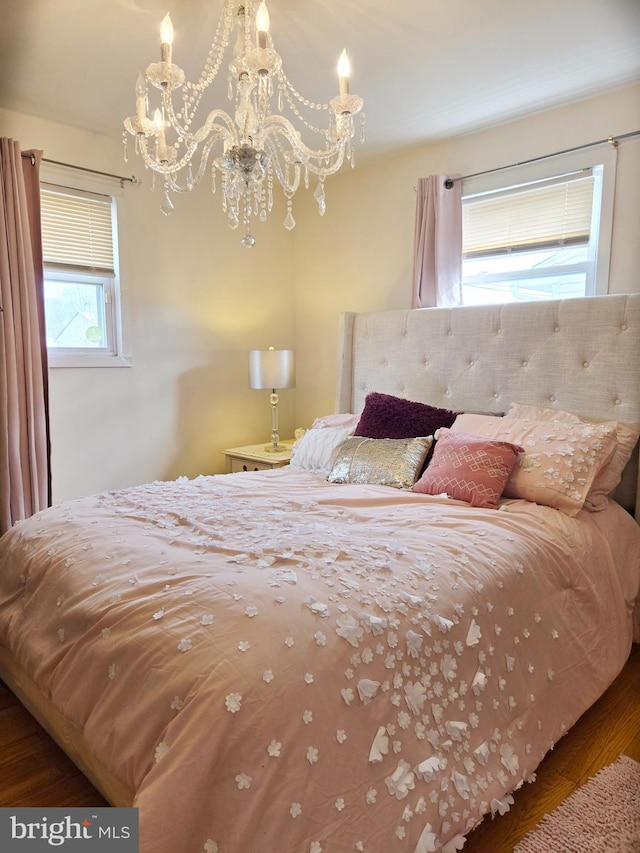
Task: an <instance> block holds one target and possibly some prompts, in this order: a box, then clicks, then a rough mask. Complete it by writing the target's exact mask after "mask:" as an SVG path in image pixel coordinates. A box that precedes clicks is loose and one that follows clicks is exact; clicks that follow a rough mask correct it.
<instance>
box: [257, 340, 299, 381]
mask: <svg viewBox="0 0 640 853" xmlns="http://www.w3.org/2000/svg"><path fill="white" fill-rule="evenodd" d="M249 387H250V388H258V389H259V388H271V390H275V389H276V388H295V387H296V367H295V360H294V352H293V350H291V349H274V348H273V347H269V349H253V350H250V351H249Z"/></svg>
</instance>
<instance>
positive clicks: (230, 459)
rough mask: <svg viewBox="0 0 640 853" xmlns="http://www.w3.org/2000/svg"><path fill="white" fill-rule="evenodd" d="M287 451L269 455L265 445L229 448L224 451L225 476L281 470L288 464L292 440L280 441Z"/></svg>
mask: <svg viewBox="0 0 640 853" xmlns="http://www.w3.org/2000/svg"><path fill="white" fill-rule="evenodd" d="M280 444H284V445H286V447H287V449H286V450H283V451H282V452H281V453H269V452H267V451H266V450H265V447H266V444H265V443H264V441H263V442H262V444H248V445H246V446H245V447H229V448H227V449H226V450H224V451H223V452H224V455H225V457H226V460H227V474H233V473H235V472H236V471H264V470H266V469H267V468H283V467H284V466H285V465H288V464H289V461H290V459H291V453H292V451H293V439H290V440H288V441H281V442H280Z"/></svg>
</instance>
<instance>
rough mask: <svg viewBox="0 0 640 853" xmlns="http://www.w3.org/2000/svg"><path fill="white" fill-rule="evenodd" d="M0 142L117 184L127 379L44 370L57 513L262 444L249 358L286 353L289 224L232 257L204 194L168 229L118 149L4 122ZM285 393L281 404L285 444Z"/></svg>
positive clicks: (233, 240)
mask: <svg viewBox="0 0 640 853" xmlns="http://www.w3.org/2000/svg"><path fill="white" fill-rule="evenodd" d="M0 135H2V136H10V137H13V138H15V139H18V140H19V141H20V143H21V145H22V147H23V148H30V147H33V148H40V149H43V150H44V155H45V157H47V158H49V159H52V160H61V161H64V162H66V163H74V164H78V165H82V166H85V167H89V168H91V169H98V170H103V171H107V172H113V173H116V174H120V175H131V174H136V175H137V176H138V177H141V178H142V179H143V184H142V185H141V186H139V187H134V186H131V185H125V188H124V196H125V198H124V202H125V203H124V205H122V208H121V209H122V217H121V221H120V223H119V230H120V252H121V279H122V281H121V287H122V300H123V313H124V320H125V332H126V340H125V352H126V354H128V355H131V357H132V359H133V367H131V368H100V369H91V368H76V369H68V368H56V369H51V370H50V398H51V400H50V402H51V438H52V468H53V471H52V473H53V495H54V500H55V501H60V500H64V499H67V498H73V497H77V496H80V495H84V494H90V493H93V492H96V491H101V490H104V489H113V488H120V487H124V486H128V485H132V484H136V483H141V482H146V481H149V480H153V479H163V478H173V477H176V476H178V475H181V474H185V475H188V476H194V475H196V474H198V473H212V472H215V471H222V470H224V460H223V456H222V449H223V448H224V447H228V446H234V445H241V444H250V443H252V442H256V441H261V440H263V439H264V440H265V441H267V440H268V439H269V437H270V429H271V420H270V414H269V404H268V394H267V392H266V391H264V392H263V391H251V390H250V389H249V388H248V377H247V351H248V350H249V349H256V348H258V349H261V348H266V347H268V346H269V345H272V344H273V345H274V346H276V347H286V348H289V347H292V346H293V343H294V338H293V329H294V325H293V324H294V317H293V308H292V295H293V293H292V281H293V279H292V273H291V263H292V248H291V244H292V236H291V234H290V233H289V232H288V231H286V229H284V228H283V227H282V225H281V222H282V219H283V218H284V213H283V212H282V211H274V214H273V221H271V222H269V223H267V224H266V225H262V224H259V225H258V226H257V227H256V228H255V235H256V238H257V244H256V246H255V247H254V248H253V249H244V248H243V247H242V246H241V245H240V237H241V236H242V235H241V233H240V231H239V230H238V231H231V230H230V229H229V227H228V225H227V224H226V218H225V216H224V215H223V214H222V212H221V209H220V199H219V197H218V196H213V195H212V194H211V191H210V189H209V188H208V187H204V186H203V187H200V188H199V189H198V191H196V192H193V193H190V194H185V195H184V196H179V197H178V198H177V200H176V202H175V204H176V209H175V211H174V213H173V214H172V215H171V216H170V217H165V216H164V215H163V214H162V213H161V212H160V202H161V200H162V196H161V193H160V192H159V190H156V192H151V189H150V183H151V180H150V176H149V174H148V173H146V172H145V170H144V168H143V167H142V166H141V162H140V161H139V160H138V158H136V157H134V156H132V155H131V153H130V160H129V163H124V162H123V159H122V145H121V142H120V137H119V134H118V132H116V133H115V134H114V137H113V139H111V138H107V137H104V136H96V135H93V134H90V133H85V132H83V131H80V130H77V129H74V128H69V127H64V126H61V125H56V124H52V123H50V122H45V121H41V120H38V119H34V118H31V117H28V116H22V115H19V114H16V113H8V112H0ZM293 395H294V392H292V391H283V392H282V394H281V406H280V418H281V426H282V430H281V432H282V434H283V436H284V435H285V434H287V435H290V434H292V432H293V427H294V417H293V407H294V396H293Z"/></svg>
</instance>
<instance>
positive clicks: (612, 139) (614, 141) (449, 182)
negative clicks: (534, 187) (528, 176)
mask: <svg viewBox="0 0 640 853" xmlns="http://www.w3.org/2000/svg"><path fill="white" fill-rule="evenodd" d="M638 135H640V130H632V131H631V133H623V134H621V135H620V136H608V137H607V138H606V139H599V140H598V141H597V142H587V143H586V144H585V145H577V146H576V147H575V148H565V150H564V151H555V152H554V153H553V154H544V155H543V156H542V157H533V158H532V159H531V160H522V161H521V162H520V163H511V164H510V165H508V166H498V167H497V168H495V169H486V170H485V171H484V172H474V173H473V174H472V175H462V177H460V178H447V179H446V180H445V182H444V186H445V188H446V189H448V190H450V189H451V188H452V187H453V185H454V183H455V182H456V181H466V180H468V179H469V178H478V177H480V175H491V174H493V173H494V172H501V171H502V170H503V169H515V168H516V167H517V166H528V165H529V164H530V163H539V162H540V161H541V160H549V159H550V158H551V157H559V156H560V155H561V154H572V153H573V152H574V151H582V150H583V149H584V148H594V147H595V146H596V145H606V144H607V143H608V144H609V145H613V147H614V148H617V147H618V144H619V142H620V141H621V140H623V139H629V138H630V137H632V136H638Z"/></svg>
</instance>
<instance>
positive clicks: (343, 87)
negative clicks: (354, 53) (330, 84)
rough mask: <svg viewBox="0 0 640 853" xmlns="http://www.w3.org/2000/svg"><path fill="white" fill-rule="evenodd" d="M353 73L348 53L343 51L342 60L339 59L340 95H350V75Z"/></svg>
mask: <svg viewBox="0 0 640 853" xmlns="http://www.w3.org/2000/svg"><path fill="white" fill-rule="evenodd" d="M350 73H351V65H350V64H349V57H348V56H347V51H346V50H343V51H342V53H341V54H340V59H338V80H339V82H340V94H341V95H348V94H349V74H350Z"/></svg>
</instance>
